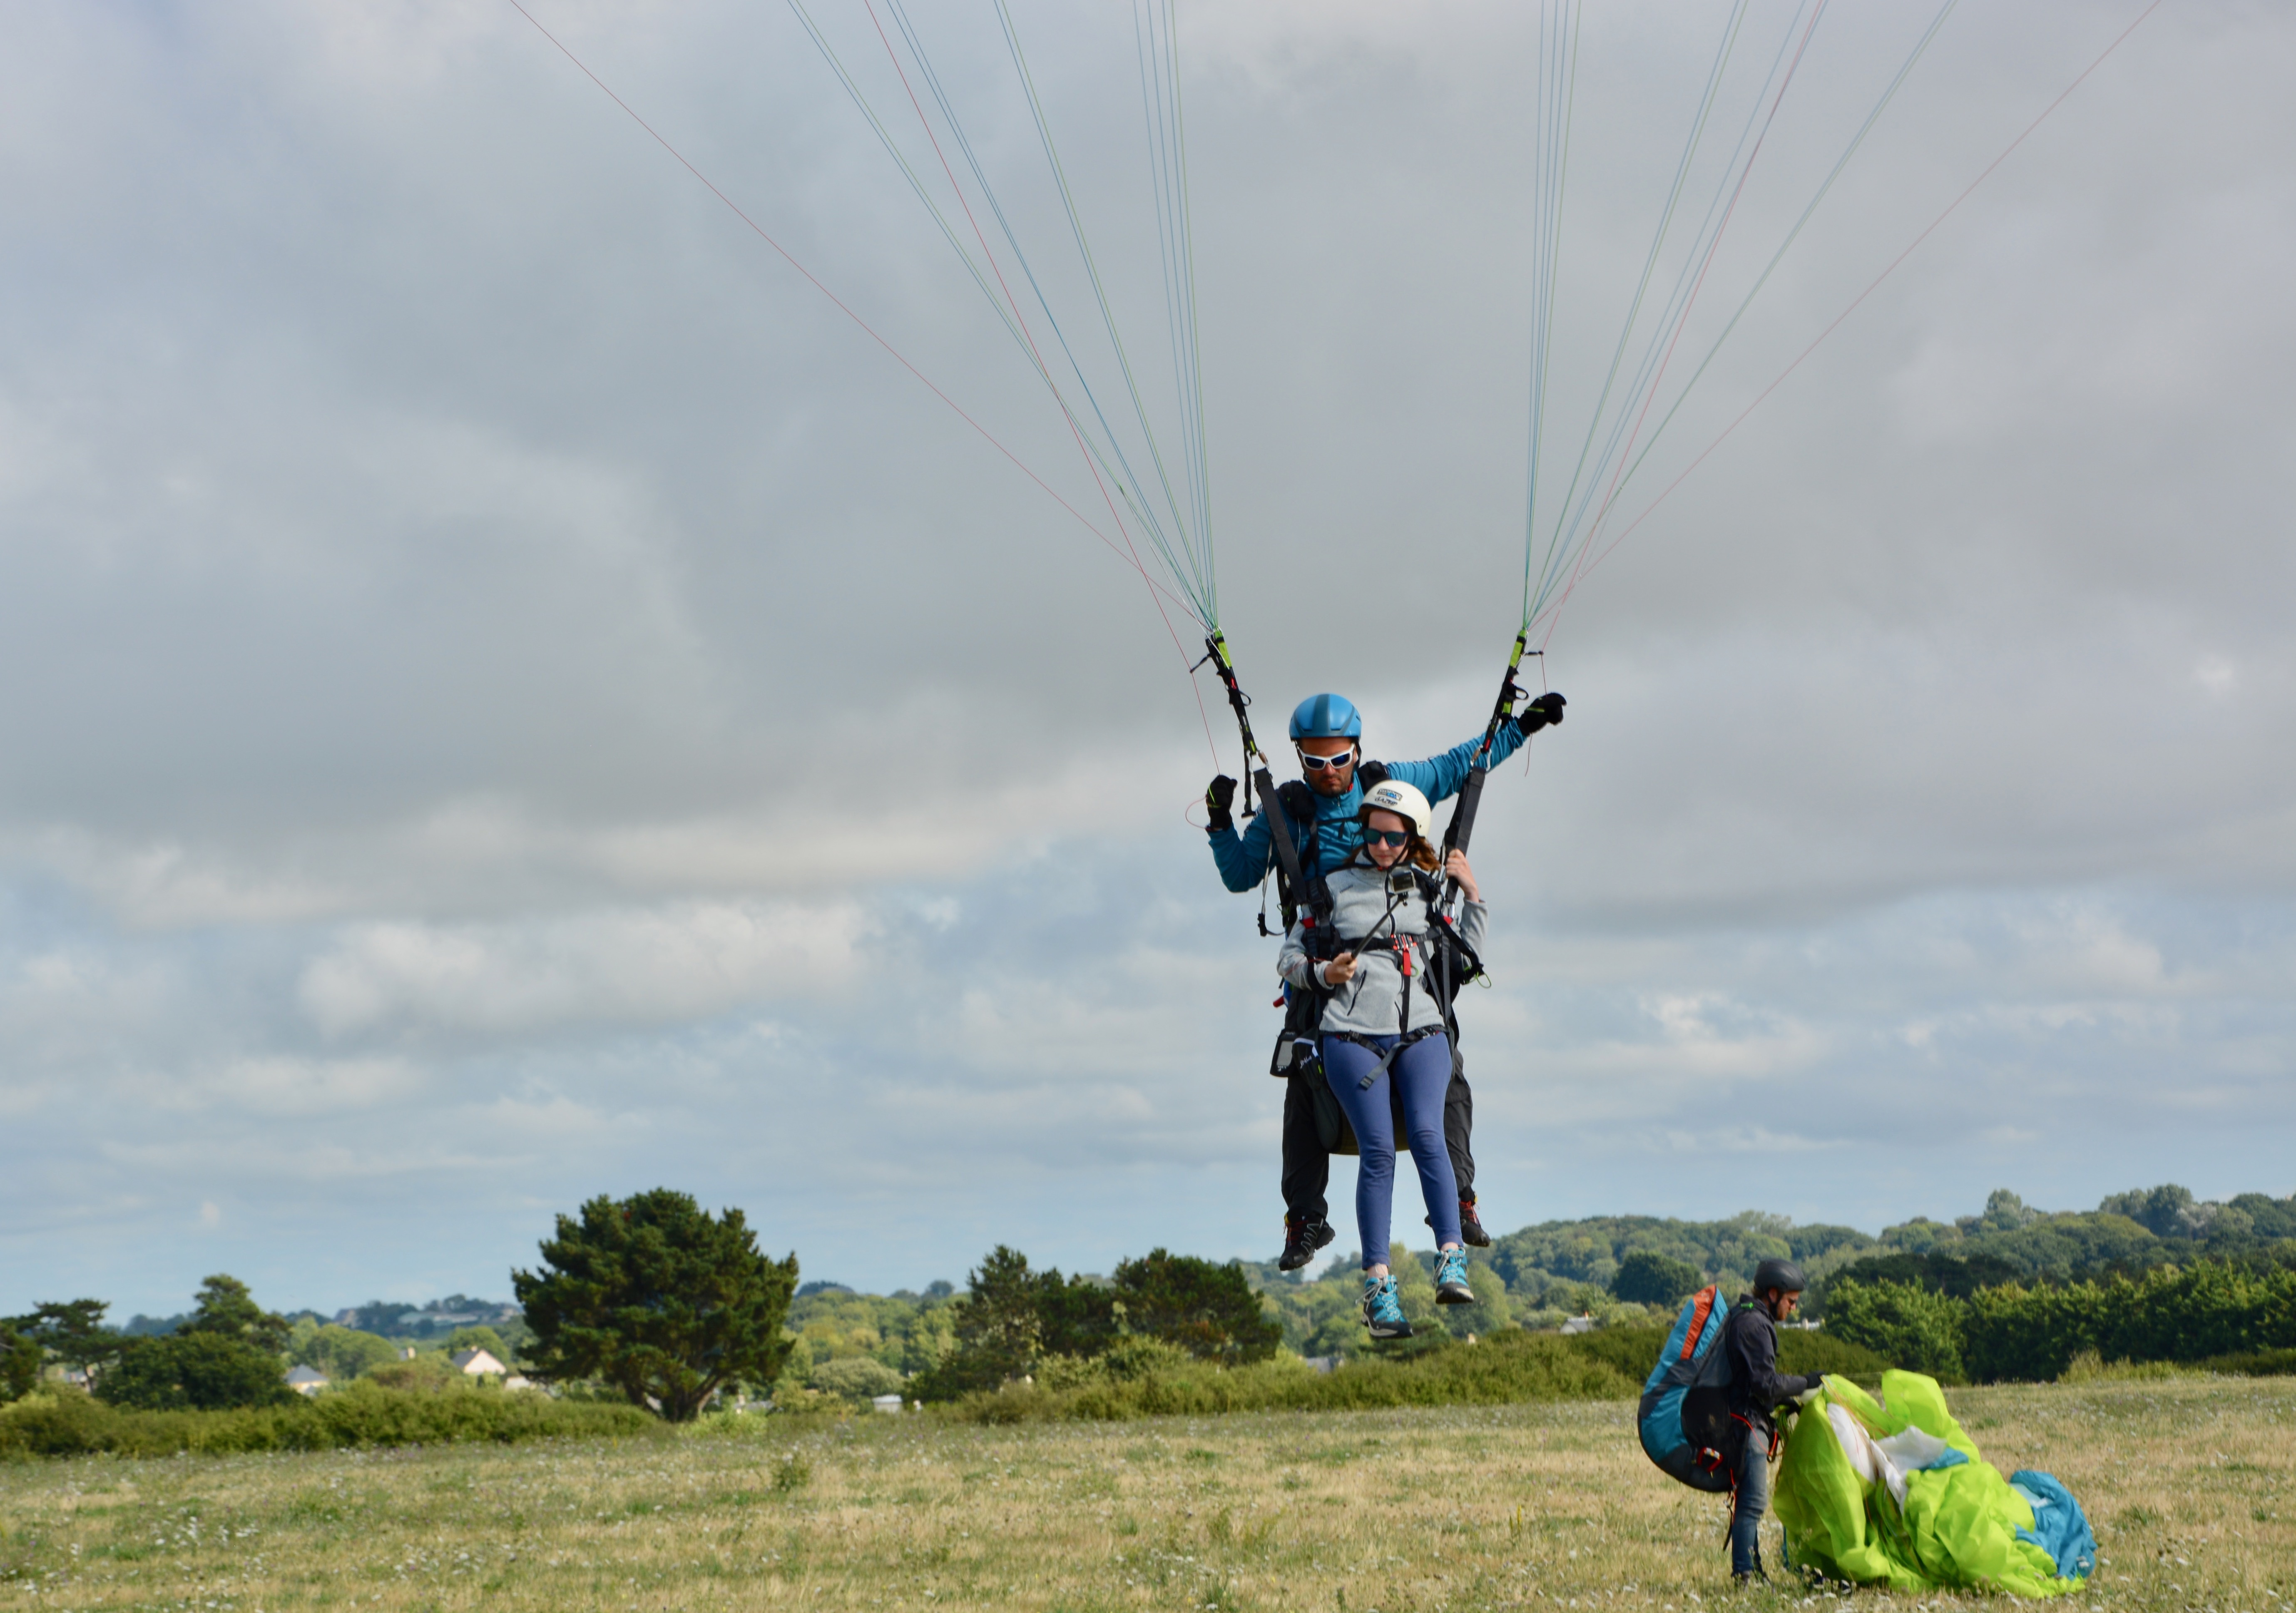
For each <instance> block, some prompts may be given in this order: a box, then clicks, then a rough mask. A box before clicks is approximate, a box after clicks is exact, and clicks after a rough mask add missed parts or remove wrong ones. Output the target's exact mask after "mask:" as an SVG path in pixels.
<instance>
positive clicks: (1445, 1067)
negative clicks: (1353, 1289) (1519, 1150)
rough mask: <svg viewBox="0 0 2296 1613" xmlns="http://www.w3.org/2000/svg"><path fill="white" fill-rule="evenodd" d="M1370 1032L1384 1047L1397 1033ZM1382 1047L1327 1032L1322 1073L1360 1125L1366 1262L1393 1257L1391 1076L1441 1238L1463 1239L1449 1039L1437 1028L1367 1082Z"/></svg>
mask: <svg viewBox="0 0 2296 1613" xmlns="http://www.w3.org/2000/svg"><path fill="white" fill-rule="evenodd" d="M1366 1040H1368V1041H1369V1042H1371V1043H1372V1044H1374V1046H1376V1047H1377V1048H1378V1049H1379V1050H1380V1052H1386V1051H1387V1050H1388V1049H1389V1048H1390V1047H1392V1046H1394V1045H1395V1044H1396V1042H1397V1041H1398V1038H1397V1037H1394V1036H1371V1037H1367V1038H1366ZM1378 1063H1379V1054H1378V1053H1374V1052H1367V1051H1366V1050H1365V1049H1364V1048H1362V1047H1359V1046H1357V1044H1355V1043H1353V1042H1342V1041H1341V1040H1340V1039H1339V1038H1338V1037H1337V1036H1325V1037H1324V1080H1326V1081H1328V1082H1330V1083H1331V1084H1332V1093H1333V1096H1334V1097H1336V1098H1338V1099H1339V1101H1340V1107H1341V1109H1345V1110H1346V1111H1347V1116H1348V1124H1349V1126H1354V1127H1355V1130H1356V1146H1357V1149H1358V1150H1360V1152H1359V1153H1358V1154H1357V1158H1356V1231H1357V1234H1358V1235H1360V1236H1361V1237H1362V1239H1363V1263H1364V1268H1365V1270H1366V1271H1368V1270H1369V1269H1370V1268H1371V1267H1373V1266H1374V1265H1386V1264H1387V1234H1388V1222H1389V1218H1390V1213H1391V1211H1392V1210H1393V1208H1394V1205H1395V1122H1394V1118H1393V1115H1392V1112H1391V1111H1392V1101H1391V1100H1390V1098H1389V1096H1388V1084H1389V1083H1390V1082H1393V1083H1394V1084H1395V1090H1396V1091H1397V1092H1398V1093H1401V1094H1402V1097H1403V1125H1404V1129H1405V1131H1406V1133H1407V1134H1409V1136H1410V1138H1411V1163H1412V1164H1413V1165H1415V1166H1416V1167H1418V1169H1419V1191H1421V1192H1422V1193H1424V1194H1425V1195H1426V1196H1427V1213H1428V1215H1429V1216H1431V1217H1432V1218H1433V1219H1434V1222H1435V1241H1436V1243H1437V1244H1438V1245H1442V1244H1446V1243H1456V1242H1458V1241H1459V1187H1458V1178H1456V1176H1454V1175H1452V1174H1451V1151H1450V1150H1448V1149H1447V1148H1446V1147H1444V1146H1443V1094H1444V1093H1446V1092H1447V1091H1448V1090H1449V1088H1450V1085H1451V1039H1450V1038H1449V1037H1448V1036H1445V1035H1444V1034H1443V1033H1442V1032H1440V1031H1438V1032H1436V1033H1435V1034H1434V1035H1433V1036H1423V1037H1422V1038H1420V1039H1419V1040H1418V1041H1416V1042H1414V1043H1413V1044H1411V1045H1410V1046H1408V1047H1406V1048H1405V1049H1404V1050H1403V1051H1402V1052H1399V1053H1398V1054H1396V1056H1395V1060H1394V1062H1392V1063H1390V1065H1389V1066H1388V1067H1387V1073H1386V1074H1384V1075H1382V1076H1381V1077H1379V1078H1378V1079H1377V1080H1375V1081H1374V1082H1373V1083H1372V1084H1371V1085H1369V1086H1365V1085H1363V1079H1364V1077H1365V1076H1368V1075H1370V1074H1371V1072H1372V1070H1373V1069H1374V1068H1375V1067H1376V1066H1377V1065H1378Z"/></svg>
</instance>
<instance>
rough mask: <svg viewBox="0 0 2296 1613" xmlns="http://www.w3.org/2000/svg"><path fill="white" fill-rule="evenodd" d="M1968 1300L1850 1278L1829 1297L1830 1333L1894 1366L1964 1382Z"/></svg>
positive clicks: (1827, 1320) (1906, 1285) (1910, 1286)
mask: <svg viewBox="0 0 2296 1613" xmlns="http://www.w3.org/2000/svg"><path fill="white" fill-rule="evenodd" d="M2001 1291H2008V1292H2014V1291H2015V1290H2001ZM1963 1304H1964V1302H1963V1301H1961V1300H1958V1299H1955V1298H1951V1297H1950V1296H1949V1295H1946V1294H1938V1293H1932V1292H1931V1291H1930V1290H1927V1289H1924V1288H1921V1287H1919V1286H1917V1285H1915V1284H1914V1283H1910V1282H1874V1283H1864V1282H1857V1281H1851V1280H1849V1279H1847V1278H1845V1279H1843V1280H1842V1281H1839V1282H1836V1283H1835V1284H1834V1285H1833V1292H1832V1293H1831V1294H1829V1295H1827V1296H1826V1303H1825V1331H1827V1332H1829V1333H1831V1334H1833V1336H1834V1337H1835V1338H1837V1339H1846V1340H1848V1341H1849V1343H1851V1344H1858V1345H1863V1346H1865V1347H1866V1348H1867V1349H1869V1350H1871V1351H1873V1352H1874V1354H1875V1355H1879V1356H1881V1357H1882V1360H1884V1361H1886V1362H1888V1363H1890V1365H1891V1366H1897V1367H1904V1368H1907V1369H1908V1370H1909V1371H1916V1372H1927V1373H1928V1374H1929V1375H1930V1376H1931V1377H1932V1378H1935V1379H1938V1380H1940V1381H1941V1382H1945V1383H1964V1382H1966V1381H1968V1380H1967V1376H1966V1374H1965V1372H1964V1368H1963V1364H1962V1312H1963Z"/></svg>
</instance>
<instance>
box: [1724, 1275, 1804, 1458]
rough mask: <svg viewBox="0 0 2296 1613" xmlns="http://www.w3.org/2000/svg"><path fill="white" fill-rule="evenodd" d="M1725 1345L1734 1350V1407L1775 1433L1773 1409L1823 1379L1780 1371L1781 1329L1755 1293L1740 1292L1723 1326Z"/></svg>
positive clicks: (1734, 1411) (1765, 1430) (1766, 1431)
mask: <svg viewBox="0 0 2296 1613" xmlns="http://www.w3.org/2000/svg"><path fill="white" fill-rule="evenodd" d="M1720 1347H1721V1348H1723V1349H1725V1350H1727V1351H1728V1352H1729V1353H1730V1356H1729V1359H1730V1411H1731V1414H1732V1415H1734V1416H1737V1417H1743V1418H1744V1419H1746V1421H1749V1422H1751V1423H1752V1424H1753V1425H1754V1426H1755V1428H1757V1429H1759V1430H1760V1431H1761V1433H1762V1434H1763V1436H1764V1437H1768V1435H1769V1434H1770V1433H1771V1431H1772V1430H1771V1427H1770V1409H1771V1408H1772V1407H1773V1406H1776V1405H1779V1404H1783V1403H1784V1402H1786V1401H1789V1400H1792V1398H1793V1397H1794V1396H1797V1395H1800V1394H1803V1393H1805V1392H1807V1391H1808V1390H1810V1389H1814V1388H1816V1387H1817V1386H1818V1384H1819V1382H1820V1381H1821V1380H1820V1379H1819V1378H1817V1377H1804V1376H1802V1375H1801V1374H1800V1373H1799V1372H1780V1371H1778V1329H1777V1323H1775V1322H1772V1321H1771V1320H1770V1313H1769V1312H1768V1311H1767V1310H1766V1309H1765V1308H1763V1306H1762V1302H1761V1301H1760V1300H1759V1299H1757V1298H1754V1297H1753V1296H1752V1295H1751V1294H1741V1295H1739V1296H1738V1303H1737V1304H1736V1305H1735V1306H1732V1307H1731V1311H1730V1320H1729V1321H1728V1322H1726V1323H1725V1324H1724V1326H1723V1330H1722V1343H1721V1346H1720Z"/></svg>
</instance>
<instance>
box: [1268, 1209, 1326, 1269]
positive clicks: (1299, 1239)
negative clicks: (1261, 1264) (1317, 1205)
mask: <svg viewBox="0 0 2296 1613" xmlns="http://www.w3.org/2000/svg"><path fill="white" fill-rule="evenodd" d="M1336 1236H1338V1234H1337V1233H1335V1232H1333V1231H1332V1224H1331V1223H1330V1222H1328V1221H1307V1220H1302V1219H1301V1218H1300V1216H1284V1217H1283V1253H1282V1254H1281V1255H1278V1256H1277V1257H1275V1269H1276V1270H1277V1271H1279V1272H1296V1271H1298V1270H1299V1269H1300V1267H1301V1266H1303V1265H1307V1264H1308V1262H1309V1261H1310V1260H1313V1259H1314V1258H1315V1257H1316V1250H1317V1249H1322V1248H1323V1247H1324V1245H1325V1244H1327V1243H1329V1242H1330V1241H1331V1240H1333V1238H1334V1237H1336Z"/></svg>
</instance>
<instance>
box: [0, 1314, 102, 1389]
mask: <svg viewBox="0 0 2296 1613" xmlns="http://www.w3.org/2000/svg"><path fill="white" fill-rule="evenodd" d="M109 1309H111V1306H109V1305H107V1304H106V1303H105V1302H104V1301H102V1300H101V1299H72V1300H68V1301H61V1302H59V1301H55V1300H51V1301H49V1302H48V1303H47V1304H45V1305H42V1306H37V1308H35V1309H34V1310H32V1311H31V1312H30V1313H29V1314H26V1315H22V1316H18V1317H15V1318H13V1319H12V1320H10V1321H8V1322H0V1330H4V1331H11V1332H13V1333H14V1334H15V1335H16V1337H17V1338H19V1339H27V1340H29V1342H30V1343H31V1345H32V1346H33V1347H34V1348H35V1349H36V1350H37V1352H39V1354H40V1355H41V1356H42V1357H43V1358H45V1360H48V1361H53V1362H56V1363H59V1364H61V1365H63V1366H67V1367H70V1368H72V1369H74V1370H75V1371H82V1372H85V1371H88V1369H90V1368H91V1367H97V1366H102V1364H103V1363H106V1362H108V1361H110V1360H111V1358H112V1357H113V1356H114V1355H117V1354H119V1334H118V1333H117V1332H116V1331H113V1330H112V1329H111V1328H109V1327H106V1326H105V1325H104V1322H103V1313H104V1312H105V1311H107V1310H109Z"/></svg>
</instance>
